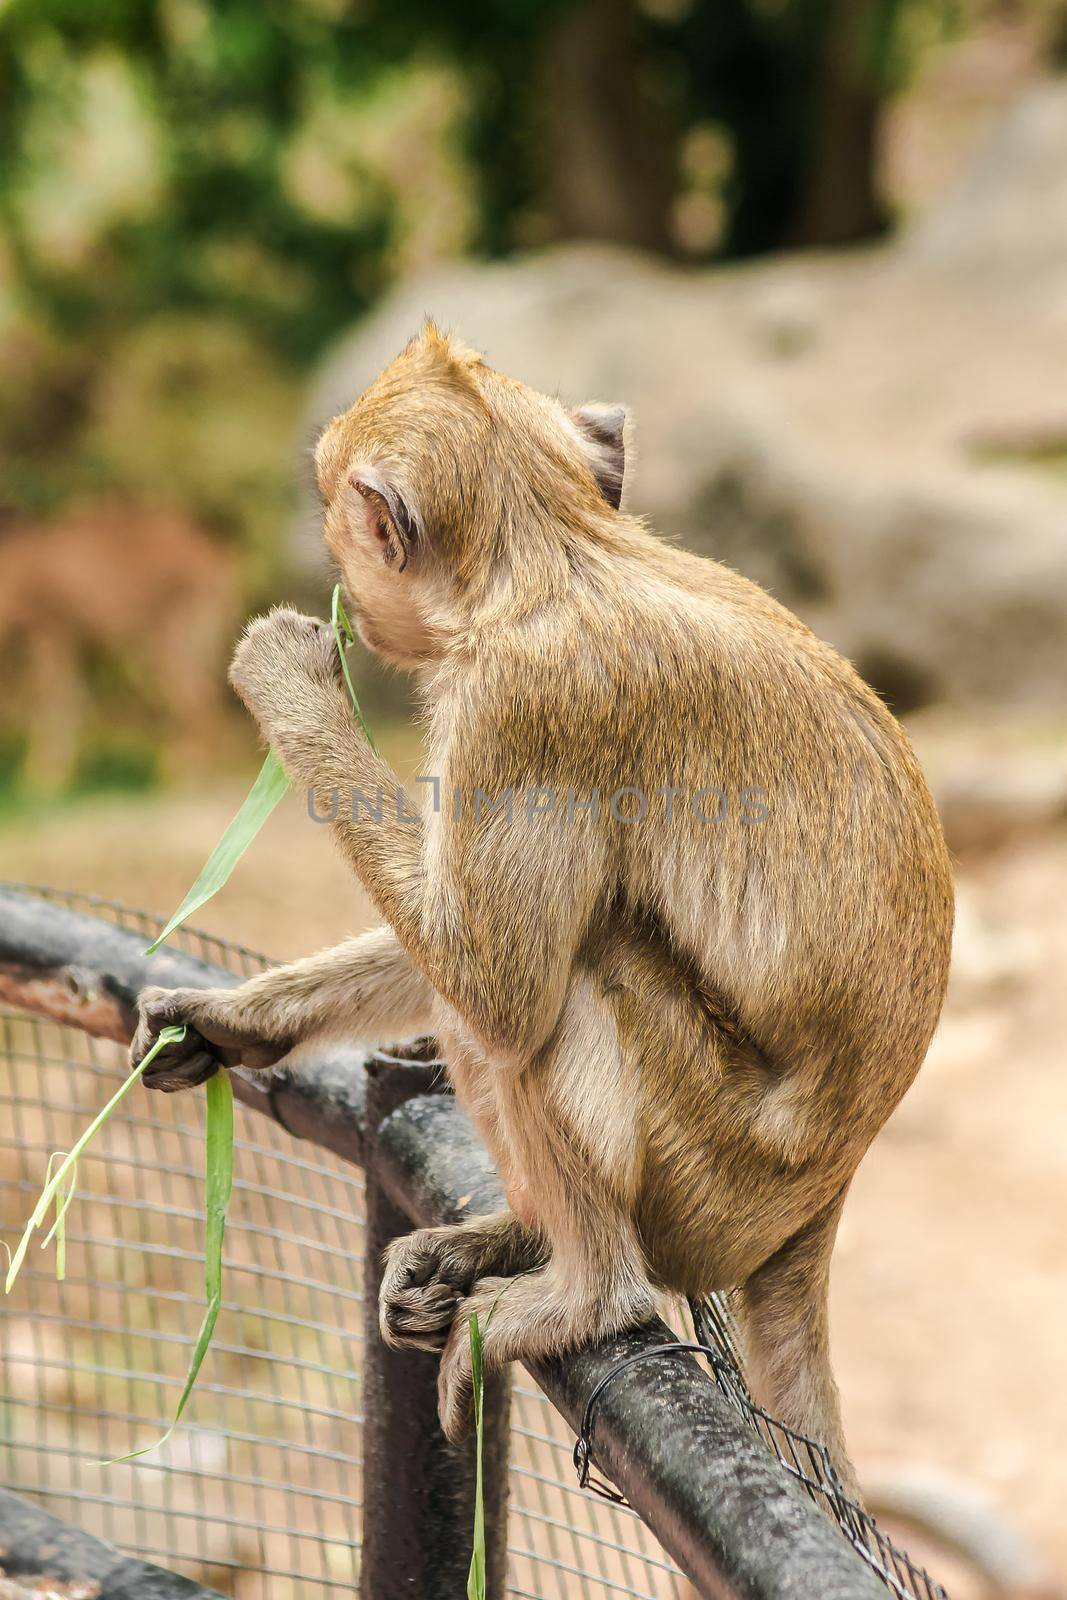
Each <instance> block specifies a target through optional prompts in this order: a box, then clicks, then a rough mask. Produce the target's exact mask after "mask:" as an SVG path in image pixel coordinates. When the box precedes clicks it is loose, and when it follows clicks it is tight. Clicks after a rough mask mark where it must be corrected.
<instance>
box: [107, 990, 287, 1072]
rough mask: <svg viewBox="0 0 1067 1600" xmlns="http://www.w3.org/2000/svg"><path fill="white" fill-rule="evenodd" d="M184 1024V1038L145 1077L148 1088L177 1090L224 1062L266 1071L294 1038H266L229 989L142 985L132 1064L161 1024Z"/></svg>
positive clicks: (161, 1054) (169, 1046)
mask: <svg viewBox="0 0 1067 1600" xmlns="http://www.w3.org/2000/svg"><path fill="white" fill-rule="evenodd" d="M181 1024H184V1026H185V1038H184V1039H182V1040H181V1041H180V1042H179V1043H177V1044H167V1045H164V1046H163V1049H162V1050H161V1051H160V1052H159V1054H158V1055H157V1056H156V1058H155V1060H154V1061H153V1062H152V1063H151V1065H150V1066H148V1067H146V1068H145V1072H144V1081H145V1083H146V1084H147V1085H148V1087H149V1088H150V1089H162V1090H163V1091H164V1093H166V1094H173V1093H174V1091H175V1090H176V1089H191V1088H193V1087H194V1086H195V1085H196V1084H198V1083H205V1082H206V1081H207V1079H208V1078H210V1077H213V1076H214V1074H215V1073H216V1072H217V1071H218V1068H219V1067H220V1066H225V1067H234V1066H237V1065H238V1063H240V1065H242V1066H245V1067H250V1068H251V1069H252V1070H253V1071H265V1070H266V1069H267V1068H269V1067H272V1066H274V1064H275V1062H277V1061H280V1060H281V1058H282V1057H283V1056H284V1055H287V1054H288V1052H289V1051H290V1049H291V1048H292V1044H293V1041H292V1040H291V1039H285V1040H282V1039H266V1038H264V1037H263V1036H262V1035H261V1034H260V1033H258V1032H257V1031H256V1030H255V1028H254V1027H252V1026H251V1024H250V1023H249V1021H248V1020H247V1019H246V1018H243V1017H242V1016H241V1015H240V1013H239V1011H238V1008H237V1006H236V1004H235V1001H234V996H233V993H232V992H231V991H230V990H228V989H142V990H141V993H140V994H139V995H138V997H137V1028H136V1030H135V1032H134V1036H133V1042H132V1044H131V1045H130V1065H131V1066H136V1065H137V1064H138V1062H140V1061H143V1059H144V1057H145V1056H146V1055H147V1054H148V1052H149V1050H150V1049H151V1047H152V1045H153V1043H154V1042H155V1040H156V1038H157V1036H158V1034H159V1031H160V1029H161V1028H166V1027H177V1026H179V1025H181Z"/></svg>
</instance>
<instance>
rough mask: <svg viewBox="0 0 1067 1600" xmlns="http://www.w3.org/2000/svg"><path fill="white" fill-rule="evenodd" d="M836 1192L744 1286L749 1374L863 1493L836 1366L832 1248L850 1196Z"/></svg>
mask: <svg viewBox="0 0 1067 1600" xmlns="http://www.w3.org/2000/svg"><path fill="white" fill-rule="evenodd" d="M844 1198H845V1191H844V1190H842V1192H841V1193H840V1194H839V1195H838V1196H836V1198H835V1199H833V1200H832V1201H831V1202H830V1204H829V1205H828V1206H826V1207H824V1209H823V1210H822V1211H820V1212H819V1213H818V1214H817V1215H816V1216H815V1217H813V1218H812V1220H811V1221H810V1222H809V1223H807V1225H806V1226H805V1227H804V1228H802V1229H801V1231H800V1232H799V1233H797V1234H794V1236H793V1238H792V1239H789V1240H788V1241H787V1242H786V1243H785V1244H784V1245H782V1247H781V1249H780V1250H777V1251H776V1252H775V1254H774V1255H773V1256H771V1257H770V1259H769V1260H768V1261H765V1262H764V1263H763V1265H762V1266H761V1267H760V1268H759V1270H758V1271H757V1272H754V1273H753V1275H752V1277H751V1278H749V1280H748V1282H747V1283H746V1284H745V1285H744V1286H743V1288H742V1291H741V1314H742V1322H743V1324H744V1330H745V1347H746V1356H747V1362H746V1365H747V1368H748V1377H749V1380H750V1382H751V1384H752V1388H753V1393H754V1395H755V1398H756V1399H757V1400H758V1401H759V1403H760V1404H761V1405H762V1406H764V1407H765V1408H766V1410H768V1411H769V1412H770V1413H771V1415H772V1416H774V1417H777V1418H779V1419H780V1420H781V1421H782V1422H785V1423H787V1424H788V1425H789V1427H791V1428H795V1429H796V1430H797V1431H798V1432H800V1433H803V1434H806V1435H807V1437H808V1438H810V1439H814V1440H815V1441H816V1442H817V1443H819V1444H823V1445H825V1446H826V1448H827V1450H828V1451H829V1453H830V1459H831V1461H832V1462H833V1464H834V1466H835V1468H836V1469H837V1473H838V1476H839V1477H840V1479H841V1482H842V1484H843V1485H844V1488H845V1490H846V1492H847V1493H848V1494H850V1495H853V1496H855V1498H857V1499H859V1498H860V1494H859V1486H858V1484H857V1482H856V1473H855V1469H854V1467H853V1465H852V1462H851V1461H850V1460H849V1456H848V1451H847V1449H846V1447H845V1435H844V1429H843V1427H842V1423H841V1403H840V1398H839V1396H838V1392H837V1384H836V1383H835V1382H834V1375H833V1372H832V1370H831V1367H830V1338H829V1326H828V1323H829V1318H828V1305H827V1296H828V1290H829V1276H830V1253H831V1251H832V1250H833V1244H834V1236H835V1234H836V1232H837V1224H838V1219H839V1217H840V1215H841V1207H842V1204H843V1202H844Z"/></svg>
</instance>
